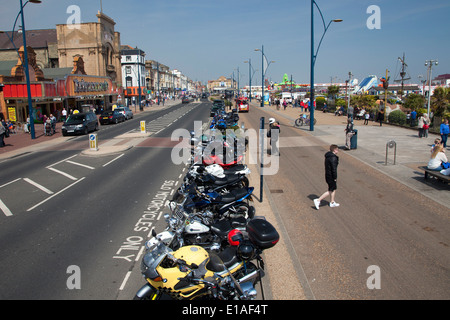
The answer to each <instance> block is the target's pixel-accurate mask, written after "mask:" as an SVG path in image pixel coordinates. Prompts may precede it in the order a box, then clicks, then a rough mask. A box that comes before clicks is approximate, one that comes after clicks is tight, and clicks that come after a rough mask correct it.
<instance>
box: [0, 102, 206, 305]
mask: <svg viewBox="0 0 450 320" xmlns="http://www.w3.org/2000/svg"><path fill="white" fill-rule="evenodd" d="M185 111H189V112H187V113H186V114H184V113H185ZM208 111H209V104H193V103H190V104H187V105H181V104H180V105H177V106H172V107H170V108H168V109H167V110H162V111H158V112H153V113H145V114H144V113H143V114H139V115H137V116H135V119H133V120H129V121H127V122H125V123H121V124H118V125H111V126H103V127H102V128H101V130H100V131H98V137H99V140H100V141H106V140H107V142H106V143H113V142H116V143H117V142H118V143H120V139H119V140H117V141H114V139H115V138H116V137H117V136H119V135H121V134H123V133H125V132H130V131H132V130H134V128H137V127H138V126H139V121H140V120H146V121H147V123H149V127H148V129H150V130H151V129H154V128H156V127H157V125H158V124H159V125H162V126H161V127H160V128H158V130H157V131H154V133H153V134H152V135H151V136H150V137H149V138H146V139H140V140H137V141H135V142H134V146H133V147H132V148H130V149H129V150H127V151H125V152H123V153H122V154H109V155H104V156H101V157H92V156H86V155H83V154H82V153H81V152H80V151H82V150H83V149H87V148H88V144H87V138H86V137H85V136H83V137H73V138H71V139H68V140H67V141H66V142H64V143H63V144H59V145H54V146H52V147H51V148H48V149H47V150H45V151H41V152H34V153H30V154H25V155H22V156H20V157H17V158H15V159H13V160H8V161H4V162H2V163H0V172H2V174H1V177H0V186H1V187H0V199H1V201H2V203H3V207H2V208H3V210H2V211H1V212H0V213H1V214H0V241H1V242H0V243H1V245H0V269H1V270H2V272H1V275H0V299H118V298H120V299H132V298H133V296H134V294H135V292H136V291H137V290H138V289H139V287H140V285H142V283H143V278H142V277H141V276H140V272H139V271H140V270H139V264H140V259H139V258H140V254H141V253H142V251H141V249H142V246H143V244H144V242H145V240H147V239H148V235H149V233H150V230H151V228H153V227H154V228H156V229H157V230H158V229H162V228H163V227H164V222H163V221H162V220H163V219H162V216H161V214H162V213H163V212H165V211H164V210H165V209H164V207H163V205H164V203H165V199H167V198H168V197H169V196H170V193H171V192H172V190H174V189H176V183H177V182H178V181H179V180H180V177H181V176H182V173H183V169H184V167H185V166H184V165H183V164H179V165H175V164H174V163H172V161H171V152H172V147H173V146H174V144H176V143H177V142H172V141H171V139H170V138H171V135H172V132H173V130H175V129H178V128H185V129H187V130H189V131H191V130H193V129H194V128H193V123H194V121H195V120H198V121H205V120H206V119H207V117H208V116H209V113H208ZM180 114H184V115H183V116H180ZM154 130H156V129H154ZM5 208H7V210H5ZM2 212H3V213H2ZM5 212H6V213H5ZM131 270H134V271H135V272H134V273H133V276H132V277H131V276H130V275H131ZM130 279H131V280H130ZM133 279H135V280H134V282H133Z"/></svg>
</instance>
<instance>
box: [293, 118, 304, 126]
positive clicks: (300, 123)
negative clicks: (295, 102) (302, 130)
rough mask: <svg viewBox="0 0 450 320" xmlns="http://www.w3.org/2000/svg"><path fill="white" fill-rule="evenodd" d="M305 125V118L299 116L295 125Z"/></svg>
mask: <svg viewBox="0 0 450 320" xmlns="http://www.w3.org/2000/svg"><path fill="white" fill-rule="evenodd" d="M302 125H303V119H301V118H299V119H296V120H295V126H296V127H300V126H302Z"/></svg>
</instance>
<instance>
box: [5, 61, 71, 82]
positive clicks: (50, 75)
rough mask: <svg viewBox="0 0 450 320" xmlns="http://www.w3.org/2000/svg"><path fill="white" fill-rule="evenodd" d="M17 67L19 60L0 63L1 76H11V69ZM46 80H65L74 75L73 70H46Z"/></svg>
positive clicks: (44, 71)
mask: <svg viewBox="0 0 450 320" xmlns="http://www.w3.org/2000/svg"><path fill="white" fill-rule="evenodd" d="M16 65H17V60H7V61H0V75H2V76H11V69H12V68H14V67H15V66H16ZM42 72H43V73H44V77H45V79H53V80H57V79H64V77H65V76H67V75H68V74H71V73H72V68H71V67H70V68H44V69H42Z"/></svg>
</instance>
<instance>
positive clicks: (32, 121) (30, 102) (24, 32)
mask: <svg viewBox="0 0 450 320" xmlns="http://www.w3.org/2000/svg"><path fill="white" fill-rule="evenodd" d="M28 2H31V3H41V1H40V0H29V1H27V2H25V4H23V2H22V0H20V16H21V20H22V36H23V49H24V50H23V54H24V59H23V60H24V61H22V64H23V66H24V69H25V78H26V82H27V96H28V112H29V116H30V135H31V139H35V138H36V134H35V130H34V117H33V101H32V97H31V86H30V73H29V70H28V50H27V37H26V30H25V19H24V17H23V8H24V7H25V6H26V5H27V3H28ZM16 21H17V19H16ZM14 26H15V24H14ZM12 32H13V33H14V29H13V31H12ZM13 45H14V42H13ZM19 57H20V55H19Z"/></svg>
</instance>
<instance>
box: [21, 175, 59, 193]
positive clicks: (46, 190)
mask: <svg viewBox="0 0 450 320" xmlns="http://www.w3.org/2000/svg"><path fill="white" fill-rule="evenodd" d="M23 180H24V181H26V182H28V183H29V184H32V185H33V186H35V187H36V188H38V189H40V190H42V191H44V192H45V193H48V194H53V193H54V192H53V191H51V190H49V189H47V188H46V187H44V186H42V185H40V184H39V183H37V182H35V181H33V180H31V179H28V178H23Z"/></svg>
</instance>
